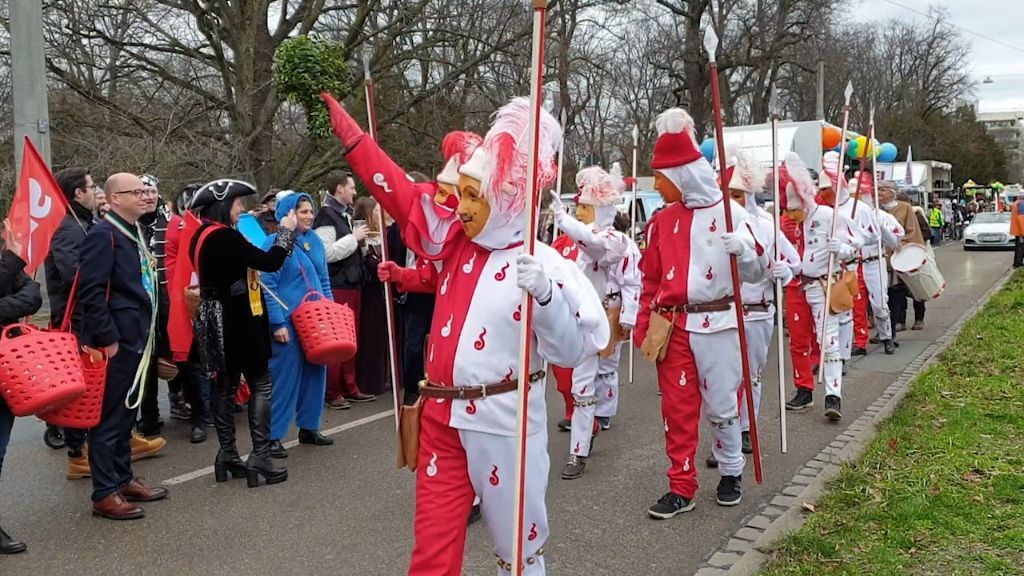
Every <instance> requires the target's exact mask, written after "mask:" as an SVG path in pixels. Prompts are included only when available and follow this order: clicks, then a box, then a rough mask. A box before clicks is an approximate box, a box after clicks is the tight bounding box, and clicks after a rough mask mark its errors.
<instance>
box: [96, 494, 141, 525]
mask: <svg viewBox="0 0 1024 576" xmlns="http://www.w3.org/2000/svg"><path fill="white" fill-rule="evenodd" d="M92 514H93V516H102V517H104V518H109V519H110V520H135V519H137V518H142V517H143V516H145V515H146V511H145V510H143V509H142V508H140V507H138V506H136V505H135V504H131V503H129V502H126V501H125V499H124V497H123V496H121V493H120V492H114V493H113V494H111V495H110V496H107V497H106V498H104V499H102V500H98V501H96V502H93V503H92Z"/></svg>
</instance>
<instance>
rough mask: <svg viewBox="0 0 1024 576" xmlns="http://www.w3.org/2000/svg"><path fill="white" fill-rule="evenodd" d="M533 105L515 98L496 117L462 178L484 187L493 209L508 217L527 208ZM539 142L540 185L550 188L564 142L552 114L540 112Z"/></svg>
mask: <svg viewBox="0 0 1024 576" xmlns="http://www.w3.org/2000/svg"><path fill="white" fill-rule="evenodd" d="M529 126H530V101H529V100H528V99H526V98H523V97H519V98H514V99H513V100H512V101H511V102H509V103H508V104H506V105H504V106H502V107H501V108H499V109H498V111H497V112H495V114H494V123H493V124H492V125H491V129H490V130H488V131H487V135H486V136H485V137H484V141H483V143H482V144H481V145H480V146H479V147H478V148H477V149H476V150H475V151H474V152H473V155H472V156H471V157H470V159H469V161H468V162H466V163H465V164H463V165H461V166H459V174H462V175H464V176H469V177H470V178H473V179H475V180H479V181H480V183H481V190H480V191H481V193H483V194H484V196H485V197H486V198H487V200H488V202H489V203H490V205H491V209H492V210H493V211H494V212H496V213H499V214H504V215H506V216H507V217H513V216H515V215H516V214H519V213H520V212H521V211H522V209H523V207H524V206H525V205H526V191H527V188H528V185H527V182H526V172H527V168H528V166H529V164H530V150H529V148H530V141H529V140H530V138H529ZM538 128H539V129H540V138H539V139H538V142H537V185H538V186H539V187H540V188H544V187H546V186H549V185H550V184H551V183H552V182H554V181H555V177H556V176H557V172H558V169H557V166H556V164H555V155H556V153H557V152H558V146H559V144H560V143H561V142H562V127H561V126H559V124H558V120H555V117H554V116H552V115H551V113H550V112H548V111H547V110H544V109H543V108H541V110H540V126H539V127H538Z"/></svg>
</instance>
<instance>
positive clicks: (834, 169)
mask: <svg viewBox="0 0 1024 576" xmlns="http://www.w3.org/2000/svg"><path fill="white" fill-rule="evenodd" d="M842 164H843V163H842V162H840V161H839V152H836V151H835V150H829V151H828V152H825V155H824V156H822V157H821V172H820V173H819V174H818V190H825V189H827V188H832V189H833V190H838V189H839V186H837V183H838V182H839V172H840V170H841V169H842Z"/></svg>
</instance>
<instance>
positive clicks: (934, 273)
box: [891, 244, 946, 302]
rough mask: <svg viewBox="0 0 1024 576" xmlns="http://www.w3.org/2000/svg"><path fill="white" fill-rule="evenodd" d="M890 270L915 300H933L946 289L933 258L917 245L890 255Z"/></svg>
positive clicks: (944, 280) (943, 279)
mask: <svg viewBox="0 0 1024 576" xmlns="http://www.w3.org/2000/svg"><path fill="white" fill-rule="evenodd" d="M891 263H892V269H893V270H894V271H896V275H897V276H898V277H899V279H900V280H902V281H903V283H904V284H905V285H906V286H907V289H908V290H909V291H910V295H911V296H913V297H914V299H915V300H920V301H922V302H926V301H928V300H934V299H936V298H938V297H939V295H941V294H942V291H943V290H945V289H946V279H945V278H943V277H942V272H939V267H938V266H937V265H936V264H935V258H934V257H933V256H932V255H930V254H929V253H928V250H927V249H926V248H925V247H924V246H921V245H919V244H908V245H906V246H904V247H903V248H901V249H899V250H898V251H897V252H896V253H894V254H893V255H892V259H891Z"/></svg>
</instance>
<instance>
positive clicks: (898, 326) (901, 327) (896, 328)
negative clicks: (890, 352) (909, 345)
mask: <svg viewBox="0 0 1024 576" xmlns="http://www.w3.org/2000/svg"><path fill="white" fill-rule="evenodd" d="M893 330H894V331H896V332H906V331H907V325H906V324H904V323H902V322H897V323H896V325H895V326H894V327H893Z"/></svg>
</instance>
